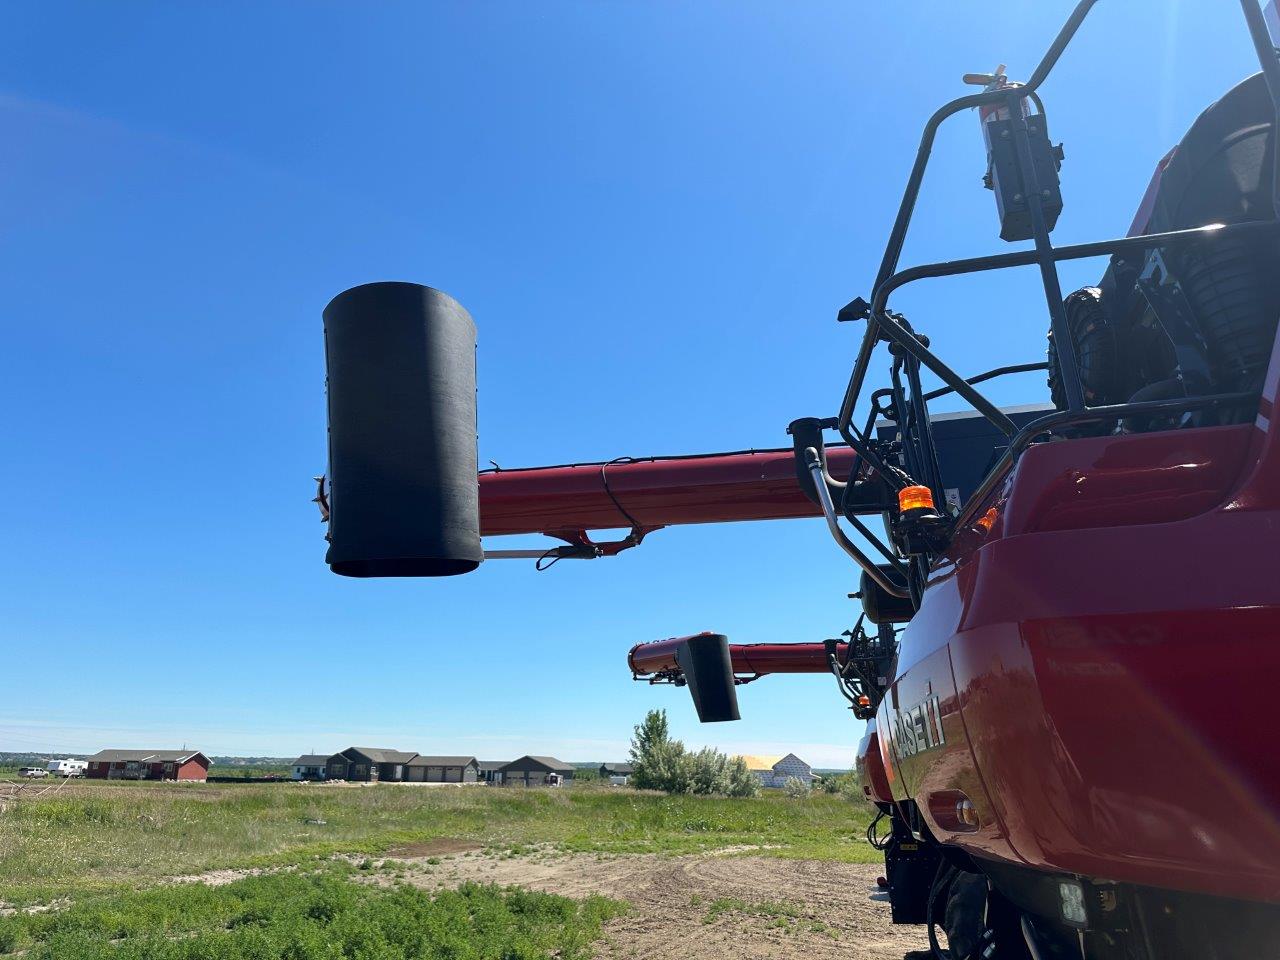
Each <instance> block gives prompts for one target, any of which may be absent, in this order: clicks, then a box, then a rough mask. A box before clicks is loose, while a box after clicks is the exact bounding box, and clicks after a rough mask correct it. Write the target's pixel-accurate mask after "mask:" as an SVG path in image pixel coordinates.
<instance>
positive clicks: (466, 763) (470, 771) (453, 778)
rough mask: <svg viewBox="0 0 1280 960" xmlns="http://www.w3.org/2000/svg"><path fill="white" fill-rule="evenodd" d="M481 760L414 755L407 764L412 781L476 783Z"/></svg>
mask: <svg viewBox="0 0 1280 960" xmlns="http://www.w3.org/2000/svg"><path fill="white" fill-rule="evenodd" d="M479 776H480V761H479V760H477V759H476V758H475V757H424V756H422V755H419V756H416V757H414V758H413V759H412V760H410V761H409V762H408V763H407V764H406V765H405V776H404V778H405V780H407V781H408V782H410V783H475V782H476V780H477V779H479Z"/></svg>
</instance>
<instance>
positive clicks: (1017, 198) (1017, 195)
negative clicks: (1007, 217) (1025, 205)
mask: <svg viewBox="0 0 1280 960" xmlns="http://www.w3.org/2000/svg"><path fill="white" fill-rule="evenodd" d="M1013 202H1014V203H1021V202H1022V194H1020V193H1015V194H1014V195H1013Z"/></svg>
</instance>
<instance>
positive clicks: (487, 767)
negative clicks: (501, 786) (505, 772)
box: [477, 760, 507, 783]
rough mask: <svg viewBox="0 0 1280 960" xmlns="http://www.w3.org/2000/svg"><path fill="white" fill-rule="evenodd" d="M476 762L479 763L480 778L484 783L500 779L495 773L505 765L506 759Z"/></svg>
mask: <svg viewBox="0 0 1280 960" xmlns="http://www.w3.org/2000/svg"><path fill="white" fill-rule="evenodd" d="M477 763H479V765H480V779H481V780H483V781H484V782H485V783H493V782H494V780H500V779H502V778H501V777H497V776H495V775H496V774H497V772H498V771H499V770H501V769H502V768H503V767H505V766H506V765H507V761H506V760H479V761H477Z"/></svg>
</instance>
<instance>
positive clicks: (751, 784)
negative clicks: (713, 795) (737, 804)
mask: <svg viewBox="0 0 1280 960" xmlns="http://www.w3.org/2000/svg"><path fill="white" fill-rule="evenodd" d="M726 774H727V777H728V781H729V788H728V789H727V790H726V791H725V792H726V793H727V794H728V795H729V796H731V797H754V796H757V795H758V794H759V793H760V781H759V780H757V779H756V775H755V774H754V773H752V772H751V771H750V770H748V769H747V761H745V760H743V759H742V758H741V757H731V758H730V759H729V766H728V770H727V771H726Z"/></svg>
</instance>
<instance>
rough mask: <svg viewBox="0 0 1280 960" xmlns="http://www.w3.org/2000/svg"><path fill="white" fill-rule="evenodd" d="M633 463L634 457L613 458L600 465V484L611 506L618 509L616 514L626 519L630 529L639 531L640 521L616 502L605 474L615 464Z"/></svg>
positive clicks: (607, 476) (607, 475)
mask: <svg viewBox="0 0 1280 960" xmlns="http://www.w3.org/2000/svg"><path fill="white" fill-rule="evenodd" d="M635 462H636V460H635V458H634V457H614V458H613V459H612V460H610V461H608V462H607V463H602V464H600V482H601V483H602V484H603V485H604V492H605V493H607V494H608V495H609V499H610V500H612V501H613V505H614V506H615V507H617V508H618V512H619V513H620V514H622V515H623V516H624V517H626V518H627V523H629V524H631V529H632V530H639V529H640V521H638V520H637V519H636V518H635V517H633V516H632V515H631V514H630V513H629V512H627V508H626V507H624V506H623V505H622V504H621V503H620V502H619V501H618V498H617V497H615V496H614V495H613V490H612V489H610V487H609V474H608V472H607V471H608V469H609V467H611V466H612V465H613V464H615V463H635Z"/></svg>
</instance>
